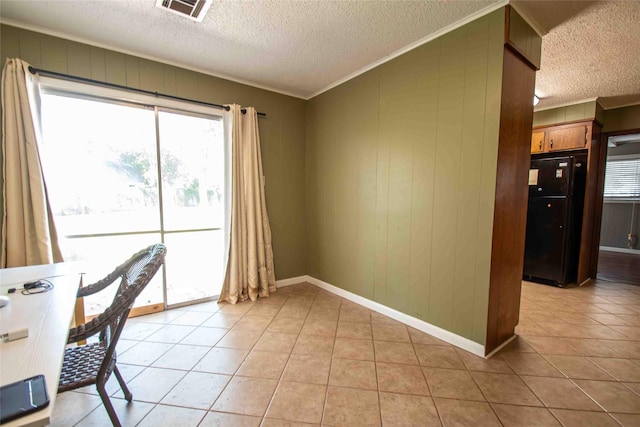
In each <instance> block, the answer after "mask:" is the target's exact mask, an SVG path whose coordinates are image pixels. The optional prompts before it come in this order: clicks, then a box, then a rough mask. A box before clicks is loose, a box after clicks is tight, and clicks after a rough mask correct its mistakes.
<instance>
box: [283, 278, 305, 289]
mask: <svg viewBox="0 0 640 427" xmlns="http://www.w3.org/2000/svg"><path fill="white" fill-rule="evenodd" d="M308 281H309V276H298V277H289V278H288V279H282V280H276V288H283V287H285V286H291V285H297V284H298V283H302V282H308Z"/></svg>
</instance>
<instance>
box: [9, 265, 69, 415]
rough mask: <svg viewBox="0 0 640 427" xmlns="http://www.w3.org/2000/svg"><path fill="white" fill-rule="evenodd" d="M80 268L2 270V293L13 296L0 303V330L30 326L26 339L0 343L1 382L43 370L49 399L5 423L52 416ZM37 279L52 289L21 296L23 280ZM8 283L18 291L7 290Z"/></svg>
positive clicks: (16, 379) (39, 267) (43, 266)
mask: <svg viewBox="0 0 640 427" xmlns="http://www.w3.org/2000/svg"><path fill="white" fill-rule="evenodd" d="M78 268H79V267H78V264H76V263H58V264H49V265H37V266H31V267H18V268H5V269H0V295H6V296H8V297H9V298H10V299H11V302H10V303H9V304H8V305H6V306H5V307H2V308H0V331H1V332H2V333H4V332H7V331H8V330H14V329H21V328H25V327H28V328H29V336H28V337H27V338H23V339H19V340H16V341H11V342H6V341H3V342H1V343H0V385H5V384H9V383H12V382H14V381H18V380H21V379H25V378H29V377H32V376H34V375H38V374H44V376H45V378H46V382H47V392H48V394H49V400H50V403H49V406H48V407H47V408H45V409H42V410H40V411H38V412H34V413H33V414H30V415H27V416H25V417H22V418H18V419H16V420H13V421H11V422H10V423H7V424H3V427H5V426H6V427H13V426H44V425H47V424H49V423H50V421H51V413H52V412H53V406H54V404H55V401H56V393H57V390H58V380H59V378H60V370H61V368H62V359H63V357H64V349H65V345H66V343H67V335H68V333H69V325H70V324H71V319H72V316H73V309H74V306H75V302H76V292H77V289H78V284H79V282H80V276H79V274H78V273H77V272H78V271H79V270H78ZM38 279H46V280H48V281H50V282H51V283H53V284H54V286H55V287H54V289H52V290H51V291H49V292H45V293H41V294H33V295H22V293H21V292H20V290H21V289H22V285H23V284H24V283H25V282H30V281H34V280H38ZM9 288H16V289H17V290H16V292H15V293H13V294H7V290H8V289H9Z"/></svg>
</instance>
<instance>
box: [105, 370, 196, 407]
mask: <svg viewBox="0 0 640 427" xmlns="http://www.w3.org/2000/svg"><path fill="white" fill-rule="evenodd" d="M186 374H187V373H186V372H185V371H176V370H174V369H159V368H147V369H145V370H144V371H142V372H141V373H140V374H138V375H137V376H136V377H135V378H134V379H133V380H131V381H129V383H128V384H127V386H128V387H129V390H130V391H131V393H132V394H133V398H134V399H135V400H139V401H142V402H152V403H157V402H160V401H161V400H162V398H164V396H165V395H166V394H167V393H169V391H170V390H171V389H172V388H173V387H175V385H176V384H178V383H179V382H180V380H181V379H182V378H183V377H184V376H185V375H186ZM117 396H118V397H121V396H122V391H119V392H118V393H117Z"/></svg>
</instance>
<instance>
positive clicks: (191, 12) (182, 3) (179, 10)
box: [156, 0, 213, 22]
mask: <svg viewBox="0 0 640 427" xmlns="http://www.w3.org/2000/svg"><path fill="white" fill-rule="evenodd" d="M212 1H213V0H156V6H157V7H159V8H161V9H166V10H168V11H169V12H173V13H175V14H178V15H180V16H184V17H187V18H189V19H193V20H194V21H198V22H202V20H203V19H204V16H205V15H206V14H207V11H208V10H209V7H210V6H211V2H212Z"/></svg>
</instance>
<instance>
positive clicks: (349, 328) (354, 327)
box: [336, 321, 373, 340]
mask: <svg viewBox="0 0 640 427" xmlns="http://www.w3.org/2000/svg"><path fill="white" fill-rule="evenodd" d="M336 336H337V337H339V338H357V339H365V340H370V339H373V334H372V332H371V323H368V322H367V323H362V322H343V321H340V322H338V331H337V333H336Z"/></svg>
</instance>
